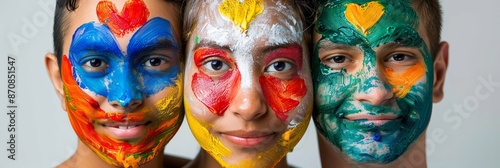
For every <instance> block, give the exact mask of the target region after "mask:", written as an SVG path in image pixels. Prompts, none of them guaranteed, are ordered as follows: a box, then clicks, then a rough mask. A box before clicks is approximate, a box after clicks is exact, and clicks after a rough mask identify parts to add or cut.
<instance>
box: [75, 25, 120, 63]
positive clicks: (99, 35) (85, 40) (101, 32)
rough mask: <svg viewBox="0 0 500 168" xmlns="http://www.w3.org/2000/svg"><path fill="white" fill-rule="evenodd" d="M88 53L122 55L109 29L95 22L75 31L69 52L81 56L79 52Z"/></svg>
mask: <svg viewBox="0 0 500 168" xmlns="http://www.w3.org/2000/svg"><path fill="white" fill-rule="evenodd" d="M86 51H96V52H104V53H111V54H115V55H121V50H120V48H119V47H118V45H117V41H116V39H115V38H114V36H113V34H111V31H110V30H109V28H108V27H107V26H106V25H98V24H95V23H93V22H89V23H85V24H83V25H81V26H80V27H79V28H78V29H77V30H75V33H74V34H73V39H72V42H71V45H70V51H69V52H70V53H71V54H72V55H74V54H76V55H75V56H80V55H79V54H78V53H79V52H86Z"/></svg>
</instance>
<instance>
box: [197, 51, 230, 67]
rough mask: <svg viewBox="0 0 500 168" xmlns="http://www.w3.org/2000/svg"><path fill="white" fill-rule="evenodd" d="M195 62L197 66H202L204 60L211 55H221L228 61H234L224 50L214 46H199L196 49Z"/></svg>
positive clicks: (220, 56)
mask: <svg viewBox="0 0 500 168" xmlns="http://www.w3.org/2000/svg"><path fill="white" fill-rule="evenodd" d="M193 55H194V63H195V64H196V67H198V68H199V67H200V66H202V63H203V60H205V59H207V58H209V57H219V58H222V59H224V60H226V61H227V62H231V63H232V62H234V60H233V59H230V58H229V57H227V54H226V52H225V51H223V50H219V49H214V48H199V49H196V51H194V54H193Z"/></svg>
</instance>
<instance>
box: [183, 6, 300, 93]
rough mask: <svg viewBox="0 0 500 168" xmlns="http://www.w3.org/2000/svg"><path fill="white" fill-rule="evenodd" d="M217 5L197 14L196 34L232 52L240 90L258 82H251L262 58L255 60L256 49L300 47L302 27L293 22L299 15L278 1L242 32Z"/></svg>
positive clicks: (266, 8) (258, 54)
mask: <svg viewBox="0 0 500 168" xmlns="http://www.w3.org/2000/svg"><path fill="white" fill-rule="evenodd" d="M219 2H221V1H219ZM214 4H217V5H214ZM218 4H220V3H210V6H209V8H208V9H206V10H209V11H208V12H201V13H200V14H201V15H203V14H205V15H203V16H200V17H201V19H198V22H197V23H198V25H200V26H201V28H200V29H199V30H198V31H197V32H198V34H199V38H200V41H201V40H209V41H213V42H215V43H216V44H217V45H219V46H227V47H229V49H230V50H231V51H232V52H233V53H232V54H233V58H234V59H235V61H236V64H237V66H238V69H239V71H240V74H241V86H240V88H241V89H244V88H251V87H253V86H255V83H254V82H258V79H254V71H255V70H259V71H260V69H256V68H255V67H256V63H258V62H262V60H263V59H265V58H263V57H259V56H260V54H261V53H258V51H259V49H261V48H263V47H266V46H277V45H283V44H289V43H298V44H301V43H300V42H301V41H302V38H303V32H302V29H303V26H302V24H301V22H297V20H296V19H295V18H296V17H298V16H299V15H298V14H297V13H295V12H294V10H290V9H287V7H286V6H284V5H283V4H282V3H281V2H280V1H278V2H276V4H275V5H274V4H273V5H272V6H270V7H269V6H265V7H264V12H263V13H262V14H260V15H258V16H257V17H256V18H255V19H254V20H253V21H251V23H250V26H249V28H248V29H247V31H246V32H242V31H241V29H240V28H239V27H238V26H234V24H233V23H232V22H231V21H229V20H228V19H227V18H226V17H224V16H222V15H221V14H220V13H219V5H218ZM266 5H267V4H266ZM190 49H191V50H192V48H190ZM256 52H257V53H256ZM254 55H255V56H254Z"/></svg>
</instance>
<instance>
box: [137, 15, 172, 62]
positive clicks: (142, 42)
mask: <svg viewBox="0 0 500 168" xmlns="http://www.w3.org/2000/svg"><path fill="white" fill-rule="evenodd" d="M172 31H173V30H172V27H171V24H170V22H169V21H168V20H165V19H163V18H159V17H156V18H153V19H151V20H149V21H148V22H146V23H145V24H144V25H143V26H142V27H141V28H140V29H139V30H137V31H136V32H135V34H134V35H133V36H132V37H131V38H130V42H129V44H128V45H127V53H128V55H131V56H132V57H136V56H139V55H140V54H142V53H147V52H153V51H155V50H160V49H166V50H179V45H178V43H177V42H176V40H175V39H174V35H173V33H172Z"/></svg>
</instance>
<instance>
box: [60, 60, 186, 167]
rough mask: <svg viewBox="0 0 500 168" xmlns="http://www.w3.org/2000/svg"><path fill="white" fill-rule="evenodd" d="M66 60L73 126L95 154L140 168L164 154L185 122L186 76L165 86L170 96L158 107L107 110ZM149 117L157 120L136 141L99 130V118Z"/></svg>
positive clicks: (65, 80) (64, 76)
mask: <svg viewBox="0 0 500 168" xmlns="http://www.w3.org/2000/svg"><path fill="white" fill-rule="evenodd" d="M62 59H63V60H62V69H61V72H62V79H63V88H64V93H65V98H66V99H65V101H66V106H67V107H66V110H67V112H68V116H69V119H70V122H71V125H72V126H73V129H74V130H75V132H76V134H77V135H78V137H79V138H80V139H81V140H82V141H83V142H84V143H85V144H86V145H87V146H88V147H90V149H92V150H93V151H94V153H96V154H97V155H98V156H99V157H100V158H101V159H103V160H104V161H106V162H107V163H108V164H110V165H114V166H120V167H139V166H140V165H142V164H145V163H146V162H148V161H150V160H151V159H153V158H154V157H155V156H157V155H158V154H163V147H164V146H165V144H166V143H167V142H168V141H170V139H171V138H172V137H173V135H174V134H175V133H176V132H177V130H178V129H179V127H180V125H181V124H182V119H183V113H182V111H181V107H182V106H181V103H182V102H181V100H182V98H181V96H182V81H181V79H182V76H178V77H177V79H176V80H175V83H174V84H173V85H171V86H169V87H167V88H165V89H166V90H167V92H166V94H165V95H166V97H165V98H163V99H161V100H160V101H158V102H157V103H156V104H155V108H154V109H153V108H150V107H146V106H140V108H139V109H136V110H135V111H134V112H132V113H122V112H105V111H103V110H102V109H100V107H99V106H100V105H99V103H98V102H96V101H95V100H94V99H93V98H92V97H90V96H89V95H87V93H85V92H84V91H83V90H82V88H80V87H79V86H78V84H77V83H76V81H75V78H74V77H73V75H72V73H73V72H72V69H73V68H72V64H71V63H70V61H69V60H68V58H67V57H66V56H63V58H62ZM155 110H157V112H154V111H155ZM145 119H148V120H150V119H153V120H152V122H151V124H149V125H148V126H147V127H148V128H147V129H148V130H147V136H144V137H143V138H141V139H140V140H137V141H135V142H124V141H120V140H116V139H113V138H111V137H108V136H107V135H106V134H103V133H101V132H97V131H96V130H95V126H96V125H95V124H97V123H95V122H96V120H110V121H117V122H125V121H138V122H140V121H144V120H145Z"/></svg>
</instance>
